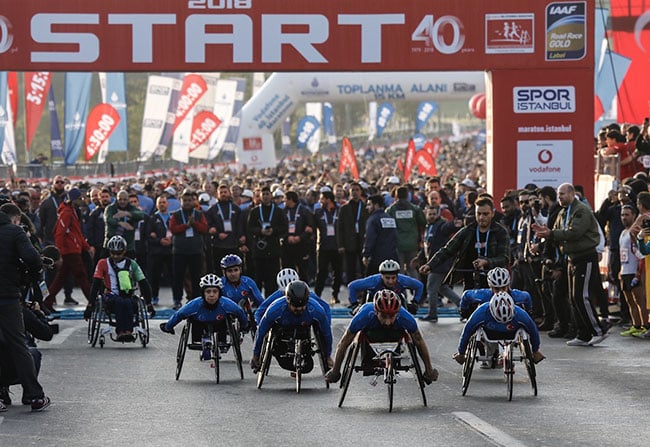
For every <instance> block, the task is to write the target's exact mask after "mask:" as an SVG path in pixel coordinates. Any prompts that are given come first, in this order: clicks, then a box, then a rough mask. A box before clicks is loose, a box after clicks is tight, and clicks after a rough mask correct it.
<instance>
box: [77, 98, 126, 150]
mask: <svg viewBox="0 0 650 447" xmlns="http://www.w3.org/2000/svg"><path fill="white" fill-rule="evenodd" d="M121 119H122V118H121V116H120V113H119V112H118V111H117V110H115V108H114V107H113V106H112V105H110V104H106V103H102V104H97V105H96V106H95V107H94V108H93V109H92V110H91V111H90V114H89V115H88V119H87V120H86V139H85V141H86V161H90V159H91V158H93V157H94V156H95V154H96V153H97V152H99V150H100V148H101V147H102V146H105V145H106V142H107V141H108V140H109V138H110V136H111V134H112V133H113V132H114V131H115V129H117V128H118V127H119V123H120V120H121Z"/></svg>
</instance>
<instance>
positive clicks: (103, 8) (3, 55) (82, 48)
mask: <svg viewBox="0 0 650 447" xmlns="http://www.w3.org/2000/svg"><path fill="white" fill-rule="evenodd" d="M0 5H1V6H2V15H0V66H1V67H3V69H4V70H30V71H37V70H43V71H52V70H58V71H215V70H216V71H345V70H349V71H390V70H400V71H401V70H404V71H406V70H429V71H430V70H436V71H442V70H484V69H487V68H516V69H521V68H528V69H530V68H536V67H542V66H548V65H551V66H557V67H558V68H559V67H560V66H561V67H562V68H566V67H569V68H584V67H590V64H591V63H592V62H591V58H589V57H586V56H587V53H588V47H589V46H590V45H588V39H589V37H592V34H593V32H592V30H593V28H592V27H591V24H592V23H593V4H592V3H591V2H586V1H578V2H575V1H574V2H565V1H534V2H533V1H527V2H524V1H521V0H501V1H499V2H486V1H474V2H468V1H446V2H432V1H431V0H410V1H395V0H372V1H350V0H308V1H306V0H137V1H133V0H111V1H106V0H102V1H99V0H85V1H79V0H56V1H48V2H44V1H43V0H20V1H15V0H0ZM590 11H591V15H589V12H590ZM567 17H570V18H571V19H573V20H572V21H566V20H565V19H566V18H567ZM556 18H557V19H558V20H556ZM559 19H562V20H565V21H564V22H560V21H559ZM587 22H590V23H589V24H588V23H587ZM592 38H593V37H592Z"/></svg>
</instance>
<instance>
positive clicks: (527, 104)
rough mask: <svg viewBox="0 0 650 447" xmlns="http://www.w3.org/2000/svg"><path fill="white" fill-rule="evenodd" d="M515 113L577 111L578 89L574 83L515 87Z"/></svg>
mask: <svg viewBox="0 0 650 447" xmlns="http://www.w3.org/2000/svg"><path fill="white" fill-rule="evenodd" d="M512 92H513V110H514V112H515V113H575V111H576V89H575V87H574V86H572V85H561V86H527V87H515V88H514V89H512Z"/></svg>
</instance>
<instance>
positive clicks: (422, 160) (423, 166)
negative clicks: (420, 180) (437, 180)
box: [415, 151, 438, 176]
mask: <svg viewBox="0 0 650 447" xmlns="http://www.w3.org/2000/svg"><path fill="white" fill-rule="evenodd" d="M415 165H416V166H417V167H418V173H419V174H420V175H426V176H435V175H438V168H437V167H436V162H435V160H434V159H433V157H432V156H431V154H430V153H429V152H428V151H418V152H417V153H416V154H415Z"/></svg>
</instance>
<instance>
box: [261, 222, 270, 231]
mask: <svg viewBox="0 0 650 447" xmlns="http://www.w3.org/2000/svg"><path fill="white" fill-rule="evenodd" d="M269 228H271V224H270V223H263V224H262V230H268V229H269Z"/></svg>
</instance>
